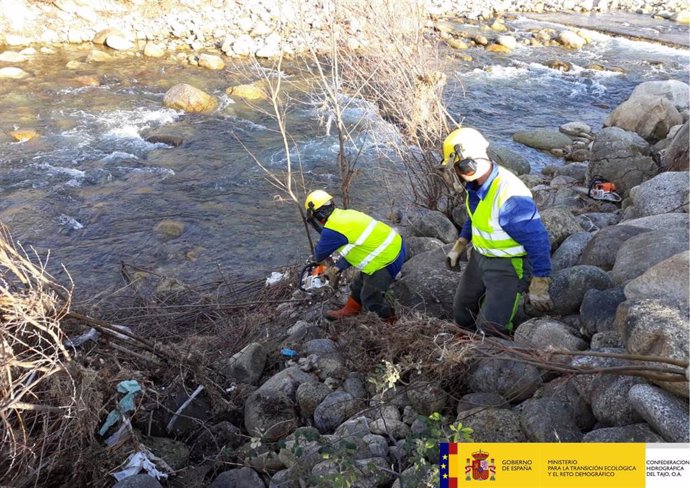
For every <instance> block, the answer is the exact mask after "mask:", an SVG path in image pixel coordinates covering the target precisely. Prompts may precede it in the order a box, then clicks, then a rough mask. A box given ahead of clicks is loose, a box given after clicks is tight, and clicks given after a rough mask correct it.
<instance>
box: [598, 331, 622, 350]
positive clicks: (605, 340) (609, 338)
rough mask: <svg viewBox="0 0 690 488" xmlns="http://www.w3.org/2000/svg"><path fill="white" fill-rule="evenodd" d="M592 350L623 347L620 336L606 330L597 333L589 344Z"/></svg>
mask: <svg viewBox="0 0 690 488" xmlns="http://www.w3.org/2000/svg"><path fill="white" fill-rule="evenodd" d="M590 346H591V347H592V350H595V349H604V348H608V347H616V348H622V347H623V339H622V338H621V335H620V334H619V333H618V332H617V331H615V330H607V331H604V332H597V333H596V334H594V335H593V336H592V341H591V342H590Z"/></svg>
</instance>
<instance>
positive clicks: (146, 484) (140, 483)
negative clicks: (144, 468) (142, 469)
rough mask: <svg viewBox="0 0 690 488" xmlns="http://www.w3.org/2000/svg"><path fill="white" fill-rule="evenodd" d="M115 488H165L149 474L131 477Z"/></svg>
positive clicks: (117, 484) (118, 483) (119, 482)
mask: <svg viewBox="0 0 690 488" xmlns="http://www.w3.org/2000/svg"><path fill="white" fill-rule="evenodd" d="M113 488H163V485H161V484H160V483H159V482H158V480H156V478H154V477H152V476H149V475H147V474H136V475H134V476H129V477H127V478H125V479H123V480H121V481H118V482H117V483H115V484H114V485H113Z"/></svg>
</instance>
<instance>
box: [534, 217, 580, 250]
mask: <svg viewBox="0 0 690 488" xmlns="http://www.w3.org/2000/svg"><path fill="white" fill-rule="evenodd" d="M539 214H540V215H541V220H542V222H543V223H544V227H546V231H547V232H548V233H549V241H551V250H552V251H553V250H555V249H557V248H558V246H560V245H561V243H562V242H563V241H564V240H565V239H566V238H567V237H568V236H569V235H571V234H575V233H576V232H582V230H583V229H582V227H581V226H580V223H579V222H578V221H577V219H576V218H575V216H574V215H573V213H572V212H571V211H570V210H568V209H567V208H563V207H551V208H546V209H544V210H540V211H539Z"/></svg>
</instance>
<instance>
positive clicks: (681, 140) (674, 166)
mask: <svg viewBox="0 0 690 488" xmlns="http://www.w3.org/2000/svg"><path fill="white" fill-rule="evenodd" d="M689 124H690V122H685V124H683V126H682V127H681V128H680V130H679V131H678V132H676V135H675V136H674V137H673V139H672V140H671V144H670V145H669V146H668V148H667V149H666V152H665V153H664V156H663V158H662V159H661V166H662V167H663V168H664V169H665V170H667V171H688V169H690V155H689V154H688V153H689V152H690V125H689Z"/></svg>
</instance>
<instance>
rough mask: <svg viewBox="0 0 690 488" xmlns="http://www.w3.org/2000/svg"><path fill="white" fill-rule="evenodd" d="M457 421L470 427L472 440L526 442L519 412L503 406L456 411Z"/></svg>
mask: <svg viewBox="0 0 690 488" xmlns="http://www.w3.org/2000/svg"><path fill="white" fill-rule="evenodd" d="M457 421H459V422H462V426H463V427H470V428H471V429H472V430H473V431H474V432H472V439H473V441H474V442H526V441H527V437H526V436H525V433H524V432H523V431H522V428H521V427H520V414H518V413H515V412H513V411H512V410H508V409H505V408H495V407H480V408H473V409H471V410H463V411H462V412H460V413H458V417H457Z"/></svg>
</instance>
